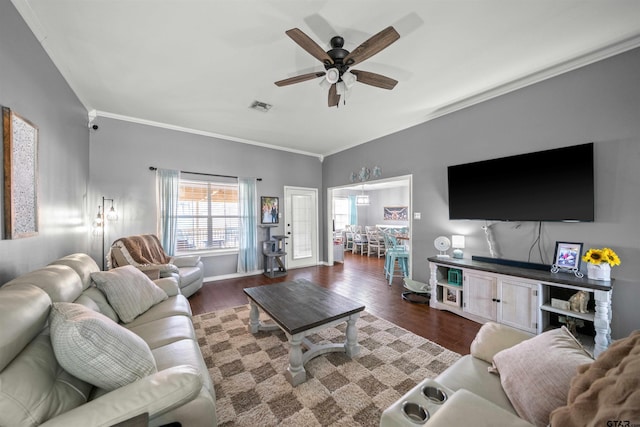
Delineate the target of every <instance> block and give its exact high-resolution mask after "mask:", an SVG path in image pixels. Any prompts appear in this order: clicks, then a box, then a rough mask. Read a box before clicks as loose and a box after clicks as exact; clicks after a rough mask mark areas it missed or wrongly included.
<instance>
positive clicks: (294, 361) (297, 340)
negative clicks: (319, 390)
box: [285, 334, 307, 387]
mask: <svg viewBox="0 0 640 427" xmlns="http://www.w3.org/2000/svg"><path fill="white" fill-rule="evenodd" d="M303 338H304V335H303V334H296V335H292V336H291V337H290V338H289V367H288V368H287V373H286V375H285V376H286V377H287V380H288V381H289V382H290V383H291V385H292V386H294V387H295V386H297V385H298V384H301V383H303V382H305V381H306V380H307V372H306V371H305V370H304V366H303V364H302V339H303Z"/></svg>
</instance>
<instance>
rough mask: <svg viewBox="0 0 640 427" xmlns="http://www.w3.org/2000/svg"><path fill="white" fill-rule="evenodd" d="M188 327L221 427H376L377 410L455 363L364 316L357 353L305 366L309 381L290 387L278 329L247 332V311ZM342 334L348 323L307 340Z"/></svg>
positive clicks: (338, 338) (451, 356) (206, 317)
mask: <svg viewBox="0 0 640 427" xmlns="http://www.w3.org/2000/svg"><path fill="white" fill-rule="evenodd" d="M261 319H263V320H268V318H267V317H265V316H264V314H263V313H261ZM193 321H194V325H195V328H196V333H197V336H198V342H199V344H200V349H201V350H202V354H203V356H204V359H205V362H206V364H207V367H208V368H209V374H210V375H211V378H212V380H213V383H214V384H215V391H216V406H217V415H218V425H219V426H224V427H231V426H251V427H258V426H261V427H262V426H296V427H299V426H305V427H306V426H378V425H379V422H380V416H381V415H382V411H384V410H385V409H386V408H387V407H389V406H390V405H391V404H392V403H394V402H395V401H396V400H398V399H399V398H400V397H402V395H404V394H405V393H406V392H407V391H409V390H410V389H411V388H413V387H414V386H415V385H417V384H418V383H419V382H421V381H422V380H424V379H425V378H434V377H436V376H437V375H438V374H439V373H440V372H442V371H444V370H445V369H446V368H447V367H449V366H450V365H451V364H452V363H453V362H455V361H456V360H457V359H458V358H459V357H460V355H459V354H457V353H454V352H452V351H449V350H447V349H445V348H443V347H441V346H439V345H437V344H435V343H433V342H431V341H429V340H427V339H424V338H422V337H419V336H417V335H415V334H412V333H411V332H409V331H407V330H405V329H402V328H400V327H398V326H396V325H394V324H392V323H389V322H387V321H385V320H382V319H379V318H378V317H376V316H373V315H371V314H369V313H367V312H366V311H365V312H362V313H361V316H360V317H359V318H358V321H357V323H356V326H357V328H358V343H359V344H360V354H359V355H358V356H356V357H354V358H353V359H350V358H349V357H347V356H346V355H345V354H344V353H327V354H323V355H321V356H318V357H316V358H314V359H312V360H310V361H309V362H307V364H306V365H305V369H306V371H307V381H306V382H304V383H302V384H300V385H298V386H297V387H292V386H291V385H290V384H289V382H288V381H287V380H286V378H285V376H284V373H285V371H286V369H287V366H288V364H289V357H288V355H289V353H288V351H289V350H288V349H289V343H288V341H287V336H286V335H285V333H284V332H282V331H281V330H279V329H278V330H276V331H270V332H259V333H257V334H255V335H253V334H251V333H249V332H248V330H247V325H248V323H249V306H248V305H246V306H240V307H235V308H231V309H226V310H221V311H216V312H212V313H206V314H202V315H198V316H194V318H193ZM345 330H346V323H344V324H341V325H337V326H336V327H333V328H327V329H325V330H322V331H320V332H319V333H316V334H313V335H310V336H309V337H307V338H308V339H309V340H310V341H311V342H313V343H316V344H319V343H328V342H335V343H338V342H339V343H341V342H344V340H345V335H344V333H345Z"/></svg>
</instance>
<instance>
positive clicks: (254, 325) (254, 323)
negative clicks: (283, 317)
mask: <svg viewBox="0 0 640 427" xmlns="http://www.w3.org/2000/svg"><path fill="white" fill-rule="evenodd" d="M249 302H250V305H251V311H250V312H249V328H248V329H249V332H251V333H252V334H256V333H258V330H259V329H260V312H259V311H258V306H257V305H256V303H254V302H253V301H249Z"/></svg>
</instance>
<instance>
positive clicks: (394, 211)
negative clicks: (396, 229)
mask: <svg viewBox="0 0 640 427" xmlns="http://www.w3.org/2000/svg"><path fill="white" fill-rule="evenodd" d="M383 219H384V220H385V221H407V220H409V207H408V206H385V207H384V216H383Z"/></svg>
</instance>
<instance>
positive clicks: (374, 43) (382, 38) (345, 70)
mask: <svg viewBox="0 0 640 427" xmlns="http://www.w3.org/2000/svg"><path fill="white" fill-rule="evenodd" d="M285 33H286V34H287V35H288V36H289V37H291V39H292V40H293V41H294V42H296V43H297V44H298V45H299V46H300V47H301V48H303V49H304V50H306V51H307V52H308V53H310V54H311V56H313V57H314V58H316V59H317V60H319V61H320V62H322V64H323V65H324V68H325V70H326V71H316V72H313V73H307V74H302V75H299V76H295V77H290V78H288V79H284V80H279V81H277V82H275V83H276V85H277V86H287V85H290V84H294V83H300V82H304V81H307V80H311V79H315V78H317V77H323V76H324V77H325V80H324V81H323V84H327V85H328V86H329V107H337V106H338V103H339V102H340V96H344V95H346V93H347V91H348V90H349V88H351V87H352V86H353V84H354V83H355V82H356V81H359V82H360V83H364V84H368V85H371V86H375V87H379V88H382V89H389V90H391V89H393V88H394V87H395V86H396V84H397V83H398V81H397V80H394V79H391V78H389V77H386V76H383V75H380V74H376V73H372V72H369V71H361V70H349V68H350V67H352V66H354V65H356V64H359V63H360V62H362V61H364V60H365V59H368V58H371V57H372V56H373V55H375V54H376V53H378V52H380V51H381V50H383V49H385V48H386V47H388V46H389V45H390V44H392V43H393V42H395V41H396V40H398V39H399V38H400V34H398V32H397V31H396V30H395V28H393V27H387V28H385V29H384V30H382V31H380V32H379V33H378V34H375V35H373V36H372V37H370V38H369V39H368V40H366V41H365V42H363V43H362V44H361V45H360V46H358V47H357V48H355V49H354V50H352V51H351V52H349V51H348V50H346V49H344V48H343V46H344V39H343V38H342V37H340V36H335V37H333V38H331V49H330V50H328V51H326V52H325V51H324V50H323V49H322V48H321V47H320V46H319V45H318V44H317V43H316V42H314V41H313V40H312V39H311V38H310V37H309V36H308V35H306V34H305V33H304V32H302V31H301V30H300V29H298V28H293V29H291V30H288V31H286V32H285Z"/></svg>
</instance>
